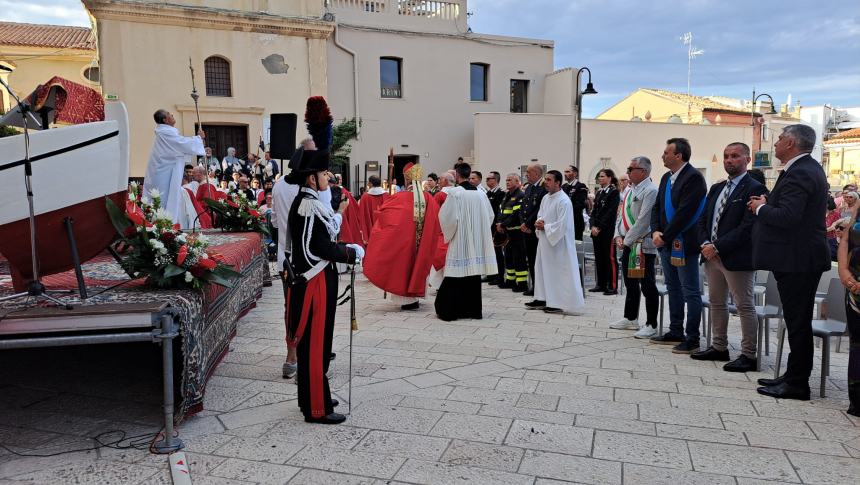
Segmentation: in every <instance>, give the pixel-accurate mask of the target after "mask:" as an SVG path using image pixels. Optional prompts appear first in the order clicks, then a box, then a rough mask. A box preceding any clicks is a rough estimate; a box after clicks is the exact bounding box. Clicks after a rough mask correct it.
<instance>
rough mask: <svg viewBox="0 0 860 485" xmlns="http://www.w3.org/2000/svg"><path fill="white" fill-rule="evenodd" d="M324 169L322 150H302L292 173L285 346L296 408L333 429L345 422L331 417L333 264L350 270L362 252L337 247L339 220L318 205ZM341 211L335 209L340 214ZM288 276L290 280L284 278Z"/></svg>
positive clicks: (325, 206) (340, 417) (335, 281)
mask: <svg viewBox="0 0 860 485" xmlns="http://www.w3.org/2000/svg"><path fill="white" fill-rule="evenodd" d="M328 168H329V152H328V151H327V150H305V151H304V153H303V154H302V158H301V162H300V163H299V164H298V166H297V167H295V168H294V169H293V170H294V171H298V173H297V178H301V179H302V181H303V184H302V188H301V190H300V191H299V194H298V195H297V196H296V200H295V202H294V203H293V205H292V207H291V209H290V215H289V228H290V238H291V240H292V248H293V250H292V253H291V256H290V261H291V265H290V264H285V265H284V266H285V268H284V269H285V278H287V281H288V284H287V285H285V287H286V288H287V289H286V290H285V293H286V295H285V297H286V299H287V315H286V318H287V340H288V342H290V343H291V344H296V345H297V352H298V386H299V408H300V409H301V411H302V414H304V416H305V421H307V422H309V423H323V424H339V423H342V422H344V421H345V420H346V416H344V415H342V414H338V413H335V412H334V407H335V406H337V405H338V402H337V401H335V400H332V398H331V391H330V390H329V384H328V378H327V377H326V373H327V372H328V366H329V360H330V358H331V345H332V335H333V333H334V318H335V309H336V306H337V291H338V289H337V285H338V275H337V270H336V269H335V265H334V263H347V264H355V263H356V261H357V260H360V259H361V258H362V257H363V256H364V249H363V248H362V247H361V246H358V245H355V244H343V243H338V242H337V237H338V233H339V231H340V224H341V220H342V218H341V217H339V214H340V213H341V212H342V210H339V211H338V212H337V213H336V212H335V211H334V210H332V207H331V205H329V204H326V203H323V202H321V201H320V199H319V196H318V193H317V191H322V190H325V189H326V187H327V186H328V178H326V176H325V171H326V170H328ZM344 208H345V207H343V206H341V209H344ZM290 273H291V274H290Z"/></svg>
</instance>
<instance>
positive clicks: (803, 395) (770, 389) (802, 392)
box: [756, 382, 809, 401]
mask: <svg viewBox="0 0 860 485" xmlns="http://www.w3.org/2000/svg"><path fill="white" fill-rule="evenodd" d="M756 391H758V393H759V394H761V395H763V396H770V397H775V398H777V399H797V400H798V401H809V385H808V384H807V385H806V386H793V385H791V384H789V383H787V382H783V383H782V384H777V385H775V386H765V387H759V388H758V389H756Z"/></svg>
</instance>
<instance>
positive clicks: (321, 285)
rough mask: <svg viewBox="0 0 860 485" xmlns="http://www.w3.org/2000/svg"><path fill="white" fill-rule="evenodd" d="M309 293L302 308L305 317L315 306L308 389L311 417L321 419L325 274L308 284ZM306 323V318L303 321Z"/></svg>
mask: <svg viewBox="0 0 860 485" xmlns="http://www.w3.org/2000/svg"><path fill="white" fill-rule="evenodd" d="M307 291H308V292H309V293H310V295H308V294H305V304H304V307H303V308H302V315H303V316H304V315H305V309H309V308H310V306H311V305H313V321H312V322H311V334H310V335H309V338H310V339H311V341H310V344H309V346H308V354H309V355H308V389H309V390H310V394H311V416H313V417H315V418H321V417H323V416H325V410H326V406H325V396H324V394H325V393H324V392H323V390H324V385H323V379H325V378H326V376H325V374H324V373H323V348H324V346H325V323H326V321H325V320H326V284H325V272H323V273H320V274H318V275H316V276H315V277H313V278H312V279H311V280H310V281H309V282H308V289H307ZM302 321H303V322H304V318H303V319H302Z"/></svg>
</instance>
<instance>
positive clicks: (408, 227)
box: [363, 191, 441, 297]
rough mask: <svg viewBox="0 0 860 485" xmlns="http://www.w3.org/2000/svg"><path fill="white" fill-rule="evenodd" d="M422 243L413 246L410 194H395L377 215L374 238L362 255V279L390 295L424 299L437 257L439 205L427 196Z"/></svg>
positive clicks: (411, 197) (426, 194)
mask: <svg viewBox="0 0 860 485" xmlns="http://www.w3.org/2000/svg"><path fill="white" fill-rule="evenodd" d="M422 195H423V196H424V200H425V201H426V203H427V212H426V214H425V217H424V229H423V231H422V234H421V242H420V244H419V245H418V247H416V246H415V222H414V221H413V200H414V197H413V195H412V192H410V191H403V192H398V193H397V194H395V195H394V196H393V197H391V198H389V199H388V200H387V201H386V202H385V203H384V204H382V207H380V209H379V211H378V212H377V213H376V222H374V224H373V238H371V240H370V243H369V244H368V245H367V254H365V256H364V264H363V265H364V276H366V277H367V279H368V280H370V282H371V283H373V284H374V285H375V286H376V287H378V288H381V289H383V290H385V291H387V292H389V293H391V294H394V295H398V296H406V297H423V296H424V292H425V290H426V287H427V275H428V274H430V266H431V265H432V264H433V259H434V257H435V255H436V252H437V248H438V244H439V238H440V234H441V229H440V228H439V206H438V205H436V202H435V201H434V200H433V197H431V196H430V194H428V193H426V192H425V193H422Z"/></svg>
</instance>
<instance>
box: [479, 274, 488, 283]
mask: <svg viewBox="0 0 860 485" xmlns="http://www.w3.org/2000/svg"><path fill="white" fill-rule="evenodd" d="M489 282H490V277H489V276H484V277H483V278H481V283H489Z"/></svg>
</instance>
